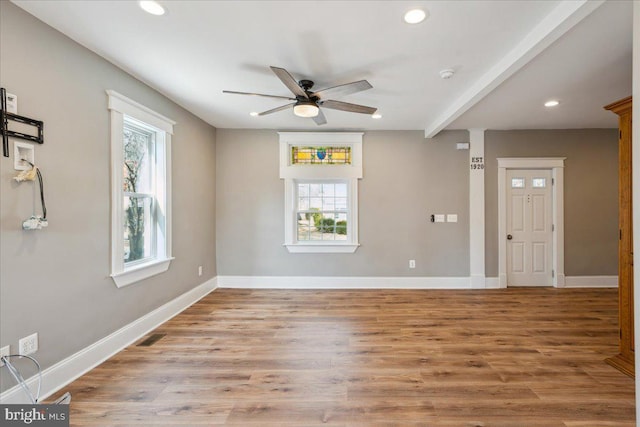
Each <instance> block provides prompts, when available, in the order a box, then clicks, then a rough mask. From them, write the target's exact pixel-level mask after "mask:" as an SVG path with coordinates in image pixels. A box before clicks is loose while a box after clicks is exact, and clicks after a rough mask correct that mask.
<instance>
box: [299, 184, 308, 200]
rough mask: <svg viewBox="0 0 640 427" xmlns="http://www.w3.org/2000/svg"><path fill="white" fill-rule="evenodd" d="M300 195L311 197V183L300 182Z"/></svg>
mask: <svg viewBox="0 0 640 427" xmlns="http://www.w3.org/2000/svg"><path fill="white" fill-rule="evenodd" d="M298 197H309V184H298Z"/></svg>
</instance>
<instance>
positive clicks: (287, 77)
mask: <svg viewBox="0 0 640 427" xmlns="http://www.w3.org/2000/svg"><path fill="white" fill-rule="evenodd" d="M271 71H273V72H274V73H275V75H276V76H278V78H279V79H280V80H281V81H282V83H284V85H285V86H286V87H288V88H289V90H290V91H291V92H293V94H294V95H296V96H301V97H303V98H305V99H308V98H309V96H307V94H306V93H305V91H304V90H303V89H302V88H301V87H300V86H299V85H298V82H297V81H296V79H294V78H293V76H291V74H289V72H288V71H287V70H285V69H284V68H278V67H271Z"/></svg>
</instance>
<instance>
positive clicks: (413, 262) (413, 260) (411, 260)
mask: <svg viewBox="0 0 640 427" xmlns="http://www.w3.org/2000/svg"><path fill="white" fill-rule="evenodd" d="M409 268H416V260H415V259H410V260H409Z"/></svg>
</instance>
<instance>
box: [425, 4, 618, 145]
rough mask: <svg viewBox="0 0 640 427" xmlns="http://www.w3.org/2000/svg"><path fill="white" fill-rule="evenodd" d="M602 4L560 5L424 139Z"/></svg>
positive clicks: (446, 112)
mask: <svg viewBox="0 0 640 427" xmlns="http://www.w3.org/2000/svg"><path fill="white" fill-rule="evenodd" d="M604 2H605V0H579V1H573V0H563V1H561V2H560V4H558V6H556V7H555V8H554V9H553V10H552V11H551V13H549V14H548V15H547V16H546V17H545V18H544V19H543V20H542V21H540V22H539V23H538V25H536V26H535V27H534V28H533V29H532V30H531V31H530V32H529V33H528V34H527V35H526V36H525V37H524V39H522V40H521V41H520V42H519V43H518V44H517V45H516V46H515V47H514V48H513V49H511V51H510V52H509V53H507V54H506V55H505V56H504V57H503V58H502V59H501V60H500V61H498V62H497V63H496V64H494V65H493V67H491V68H490V69H489V71H487V72H486V73H485V74H484V75H483V76H482V77H480V79H478V80H477V81H476V82H475V83H474V84H473V85H472V86H471V87H470V88H469V89H468V90H466V91H465V92H464V93H463V94H462V96H460V97H459V98H458V99H456V100H455V101H454V102H453V103H452V104H451V105H449V107H448V108H447V109H445V110H444V112H443V113H442V114H441V115H440V116H438V117H437V118H436V119H435V120H434V121H432V122H431V123H429V124H428V125H427V127H426V128H425V130H424V136H425V138H433V137H434V136H436V135H437V134H438V132H440V131H441V130H442V129H444V128H445V127H447V126H448V125H450V124H451V123H452V122H453V121H454V120H456V119H457V118H458V117H460V116H461V115H462V114H464V113H465V112H466V111H467V110H469V109H470V108H471V107H473V106H474V105H475V104H477V103H478V102H479V101H480V100H481V99H482V98H484V97H485V96H487V95H488V94H489V93H491V92H492V91H493V90H494V89H495V88H496V87H498V86H499V85H500V84H501V83H502V82H504V81H505V80H507V79H508V78H509V77H511V76H512V75H513V74H515V73H516V72H517V71H518V70H519V69H520V68H522V67H523V66H524V65H525V64H527V63H528V62H529V61H531V60H532V59H533V58H535V57H536V56H537V55H538V54H540V53H541V52H543V51H544V50H545V49H546V48H547V47H549V46H550V45H551V44H552V43H553V42H555V41H556V40H558V39H559V38H560V37H562V35H564V34H565V33H566V32H567V31H569V30H570V29H571V28H573V27H574V26H575V25H576V24H578V23H579V22H580V21H582V20H583V19H584V18H586V17H587V16H589V14H591V12H593V11H594V10H596V9H597V8H598V7H600V6H601V5H602V4H603V3H604Z"/></svg>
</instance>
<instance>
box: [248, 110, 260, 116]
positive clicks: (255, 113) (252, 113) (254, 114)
mask: <svg viewBox="0 0 640 427" xmlns="http://www.w3.org/2000/svg"><path fill="white" fill-rule="evenodd" d="M258 114H259V113H258V112H257V111H252V112H250V113H249V115H250V116H251V117H257V116H258Z"/></svg>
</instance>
